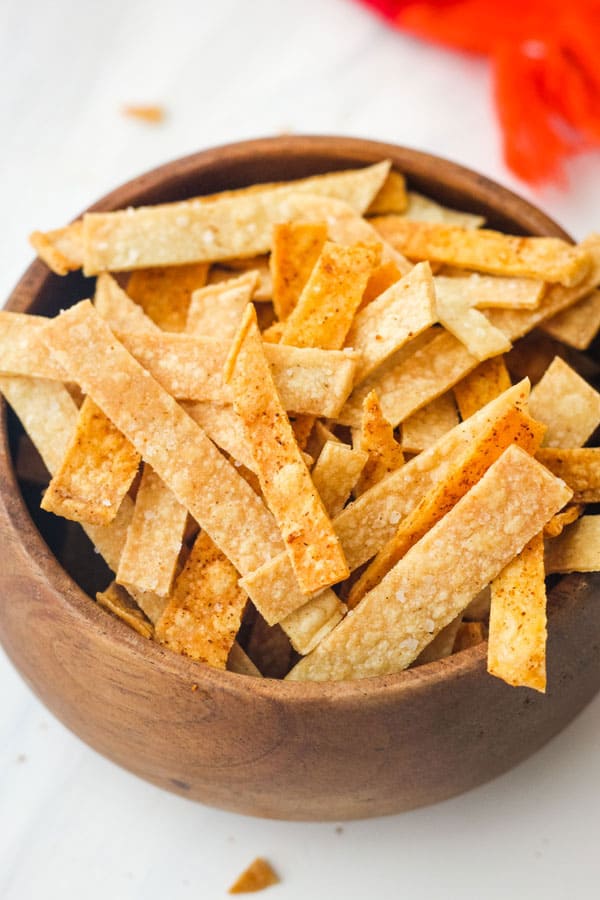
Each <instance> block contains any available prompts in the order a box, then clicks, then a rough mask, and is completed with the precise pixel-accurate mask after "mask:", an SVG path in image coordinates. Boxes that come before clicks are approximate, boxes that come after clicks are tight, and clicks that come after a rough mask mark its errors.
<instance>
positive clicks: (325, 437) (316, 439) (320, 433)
mask: <svg viewBox="0 0 600 900" xmlns="http://www.w3.org/2000/svg"><path fill="white" fill-rule="evenodd" d="M327 441H334V442H336V443H338V444H341V443H342V442H341V441H340V439H339V438H338V437H336V435H335V434H334V433H333V431H331V430H330V429H329V428H328V427H327V425H324V424H323V422H320V421H319V420H317V421H316V422H315V424H314V428H313V430H312V431H311V434H310V438H309V439H308V443H307V445H306V448H305V449H306V452H307V453H309V454H310V455H311V456H312V457H313V459H317V457H318V456H319V453H320V452H321V450H322V449H323V447H324V446H325V444H326V443H327ZM313 475H314V472H313Z"/></svg>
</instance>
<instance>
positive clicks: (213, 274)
mask: <svg viewBox="0 0 600 900" xmlns="http://www.w3.org/2000/svg"><path fill="white" fill-rule="evenodd" d="M244 272H256V274H257V277H258V282H257V285H256V288H255V289H254V294H253V296H252V300H253V302H254V303H261V302H263V301H266V302H269V301H270V300H271V299H272V297H273V281H272V279H271V271H270V269H269V257H268V256H267V255H266V254H265V255H261V256H251V257H249V258H248V259H228V260H227V261H226V263H224V264H223V265H222V266H211V267H210V271H209V273H208V278H207V279H206V284H207V285H209V284H220V283H221V282H222V281H229V280H230V279H231V278H233V277H234V276H235V275H236V274H237V275H238V276H239V275H240V274H243V273H244ZM261 308H262V307H261Z"/></svg>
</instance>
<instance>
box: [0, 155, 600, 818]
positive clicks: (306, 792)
mask: <svg viewBox="0 0 600 900" xmlns="http://www.w3.org/2000/svg"><path fill="white" fill-rule="evenodd" d="M384 158H390V159H391V160H392V161H393V163H394V165H395V166H396V167H397V168H398V169H399V170H400V171H402V172H404V173H405V174H406V175H407V176H408V179H409V182H410V184H411V186H413V187H414V188H416V189H418V190H421V191H422V192H424V193H426V194H429V195H430V196H432V197H434V198H436V199H437V200H439V201H441V202H444V203H447V204H449V205H453V206H456V207H458V208H460V209H465V210H471V211H473V212H481V213H483V214H484V215H485V216H486V217H487V219H488V222H489V223H490V224H491V226H493V227H498V228H502V229H506V230H508V231H510V232H512V233H524V234H537V235H557V236H560V237H566V235H565V234H564V232H563V231H562V230H561V229H560V228H559V227H558V225H556V224H555V223H554V222H552V221H551V220H550V219H548V218H547V217H546V216H545V215H543V214H542V213H541V212H540V211H539V210H537V209H535V208H534V207H532V206H531V205H529V204H528V203H526V202H525V201H524V200H522V199H520V198H519V197H516V196H515V195H514V194H511V193H510V192H509V191H507V190H505V189H504V188H501V187H499V186H498V185H497V184H494V183H493V182H491V181H488V180H487V179H485V178H483V177H482V176H481V175H477V174H476V173H474V172H470V171H468V170H466V169H463V168H461V167H459V166H456V165H454V164H453V163H450V162H446V161H445V160H442V159H439V158H437V157H433V156H428V155H427V154H424V153H419V152H416V151H414V150H406V149H403V148H401V147H395V146H390V145H387V144H378V143H374V142H371V141H363V140H352V139H346V138H327V137H281V138H271V139H266V140H259V141H251V142H246V143H241V144H234V145H231V146H227V147H221V148H217V149H214V150H208V151H206V152H203V153H198V154H195V155H194V156H190V157H187V158H186V159H181V160H178V161H176V162H173V163H170V164H169V165H166V166H163V167H161V168H159V169H156V170H155V171H153V172H150V173H149V174H147V175H143V176H142V177H140V178H137V179H135V180H134V181H131V182H129V183H128V184H126V185H124V186H123V187H121V188H119V189H118V190H116V191H115V192H114V193H112V194H110V195H109V196H107V197H105V198H104V199H103V200H101V201H100V202H99V203H97V204H96V206H95V207H94V209H104V210H107V209H116V208H118V207H126V206H129V205H139V204H144V203H146V204H147V203H157V202H161V201H167V200H178V199H182V198H185V197H188V196H191V195H194V194H202V193H210V192H213V191H219V190H223V189H226V188H233V187H239V186H242V185H246V184H249V183H252V182H257V181H274V180H279V179H288V178H296V177H299V176H303V175H309V174H313V173H317V172H323V171H328V170H333V169H342V168H346V167H351V166H358V165H363V164H366V163H372V162H375V161H378V160H381V159H384ZM91 289H92V284H90V283H87V282H86V281H85V279H83V278H82V277H81V276H80V275H79V274H72V275H69V276H68V277H67V278H59V277H57V276H56V275H53V274H51V273H50V272H49V271H48V270H47V268H46V267H45V266H44V265H43V264H42V263H40V262H35V263H34V264H33V265H32V266H31V267H30V268H29V269H28V271H27V272H26V273H25V275H24V276H23V278H22V279H21V281H20V282H19V284H18V285H17V287H16V289H15V291H14V293H13V294H12V296H11V298H10V300H9V303H8V308H9V309H12V310H16V311H19V312H30V313H41V314H50V315H54V314H55V313H56V312H57V310H58V309H59V308H61V307H66V306H68V305H69V303H71V302H73V301H75V300H76V299H80V298H82V297H84V296H89V294H90V293H91ZM10 422H11V424H10V428H8V427H7V419H6V414H5V411H4V412H3V414H2V422H1V428H2V435H1V442H0V443H1V447H0V454H1V455H0V530H1V535H2V541H1V546H0V562H1V565H0V593H1V597H2V604H1V607H0V637H1V639H2V643H3V644H4V647H5V649H6V651H7V653H8V654H9V656H10V657H11V659H12V660H13V662H14V664H15V666H16V667H17V668H18V669H19V670H20V672H21V673H22V675H23V677H24V678H25V679H26V681H27V682H28V684H29V685H30V686H31V687H32V689H33V690H34V691H35V693H36V694H37V695H38V696H39V697H40V699H41V700H42V701H43V702H44V703H45V704H46V705H47V706H48V708H49V709H50V710H52V712H53V713H54V714H55V715H56V716H58V718H59V719H61V720H62V721H63V722H64V723H65V724H66V725H67V726H68V727H69V728H71V729H72V730H73V731H74V732H75V733H76V734H77V735H79V736H80V737H81V738H82V739H83V740H84V741H86V742H87V743H88V744H89V745H90V746H92V747H94V748H95V749H96V750H98V751H99V752H100V753H102V754H104V755H105V756H107V757H109V758H110V759H112V760H114V761H115V762H116V763H118V764H119V765H121V766H124V767H125V768H127V769H129V770H130V771H132V772H134V773H136V774H137V775H140V776H141V777H142V778H146V779H147V780H148V781H151V782H153V783H154V784H157V785H160V786H161V787H164V788H166V789H167V790H171V791H175V792H177V793H179V794H182V795H183V796H186V797H190V798H193V799H194V800H200V801H202V802H203V803H208V804H211V805H214V806H219V807H223V808H225V809H230V810H236V811H238V812H242V813H247V814H251V815H255V816H269V817H272V818H279V819H316V820H319V819H320V820H323V819H337V820H340V819H351V818H360V817H366V816H375V815H381V814H386V813H396V812H399V811H401V810H407V809H411V808H413V807H417V806H422V805H425V804H428V803H433V802H435V801H438V800H443V799H445V798H447V797H451V796H453V795H454V794H458V793H460V792H462V791H465V790H467V789H468V788H471V787H473V786H475V785H477V784H480V783H482V782H485V781H487V780H488V779H490V778H493V777H494V776H495V775H498V774H499V773H500V772H503V771H505V770H506V769H509V768H510V767H511V766H513V765H515V763H517V762H518V761H519V760H522V759H524V758H525V757H526V756H528V755H529V754H531V753H533V752H534V751H535V750H537V749H538V748H539V747H541V746H542V744H544V743H545V742H546V741H547V740H548V739H549V738H551V737H552V736H553V735H554V734H556V733H557V732H558V731H559V730H560V729H561V728H563V726H564V725H566V724H567V722H569V721H570V720H571V719H572V718H573V716H575V715H576V714H577V712H578V711H579V710H580V709H581V708H582V707H583V706H584V705H585V704H586V703H587V702H588V701H589V700H590V699H591V697H592V696H593V694H594V693H595V692H596V691H597V690H598V687H599V686H600V654H599V653H598V640H599V637H600V603H599V602H598V591H599V588H600V578H599V577H598V576H571V577H568V578H565V579H563V580H562V581H561V582H560V583H559V584H558V586H557V587H555V588H554V589H553V590H552V592H551V595H550V600H549V633H550V639H549V647H548V657H549V690H548V693H547V695H546V696H542V695H540V694H537V693H535V692H533V691H529V690H525V689H516V688H511V687H508V686H507V685H505V684H504V683H502V682H501V681H498V680H497V679H495V678H492V677H491V676H489V675H488V674H487V673H486V645H483V644H482V645H480V646H478V647H476V648H474V649H472V650H468V651H465V652H463V653H460V654H457V655H455V656H452V657H450V658H448V659H445V660H442V661H441V662H436V663H432V664H429V665H425V666H422V667H420V668H417V669H412V670H409V671H406V672H403V673H401V674H398V675H392V676H385V677H381V678H372V679H367V680H363V681H355V682H349V683H337V684H331V683H330V684H299V683H285V682H278V681H272V680H268V679H265V680H260V679H252V678H247V677H244V676H240V675H234V674H231V673H229V672H222V671H217V670H215V669H211V668H209V667H208V666H206V665H203V664H198V663H194V662H192V661H190V660H188V659H186V658H184V657H180V656H177V655H175V654H174V653H171V652H170V651H168V650H165V649H163V648H162V647H161V646H160V645H158V644H154V643H151V642H149V641H146V640H144V639H143V638H141V637H139V636H138V635H137V634H135V633H134V632H132V631H130V630H129V629H128V628H127V626H125V625H123V624H122V623H121V622H120V621H118V620H117V619H115V618H113V617H111V616H110V615H109V614H108V613H106V612H105V611H104V610H103V609H101V608H100V607H98V606H97V605H96V603H94V602H92V600H90V598H89V597H88V596H87V595H86V594H85V593H84V592H83V590H82V589H81V588H80V587H79V586H78V584H77V583H76V582H75V581H74V580H73V578H72V577H71V575H70V574H69V573H68V572H67V571H66V570H65V568H63V566H62V565H61V562H60V561H59V559H58V558H57V557H56V556H55V555H54V553H52V552H51V550H50V549H49V546H48V544H47V543H46V542H45V540H44V538H46V540H47V541H48V542H49V543H50V544H52V541H53V540H54V538H53V536H52V533H51V529H50V527H49V525H48V522H47V521H46V523H45V524H42V525H41V526H40V527H42V528H43V534H40V532H39V531H38V529H37V528H36V526H35V525H34V524H33V521H32V518H31V516H30V514H29V512H28V508H27V506H26V503H25V501H24V491H22V490H21V488H20V486H19V484H18V483H17V479H16V476H15V471H14V466H13V458H12V455H11V452H10V444H9V439H10V440H12V439H13V438H14V434H15V432H16V429H17V426H16V425H15V423H14V422H13V421H12V419H10ZM30 507H31V509H33V504H31V505H30ZM81 546H82V547H83V544H82V545H81ZM81 552H82V553H83V552H84V550H83V549H82V551H81ZM65 564H66V565H69V566H70V571H74V569H73V565H72V563H65ZM79 580H80V582H81V583H84V584H85V576H81V577H80V578H79Z"/></svg>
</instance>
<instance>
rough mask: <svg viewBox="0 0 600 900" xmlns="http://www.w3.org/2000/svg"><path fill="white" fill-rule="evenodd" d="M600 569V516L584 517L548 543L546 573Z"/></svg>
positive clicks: (596, 570) (598, 570)
mask: <svg viewBox="0 0 600 900" xmlns="http://www.w3.org/2000/svg"><path fill="white" fill-rule="evenodd" d="M555 572H560V573H568V572H600V516H583V517H582V518H581V519H578V520H577V521H576V522H574V523H573V525H569V527H568V528H565V530H564V531H563V533H562V534H561V535H560V537H557V538H554V539H553V540H550V541H548V543H547V545H546V574H548V575H551V574H553V573H555Z"/></svg>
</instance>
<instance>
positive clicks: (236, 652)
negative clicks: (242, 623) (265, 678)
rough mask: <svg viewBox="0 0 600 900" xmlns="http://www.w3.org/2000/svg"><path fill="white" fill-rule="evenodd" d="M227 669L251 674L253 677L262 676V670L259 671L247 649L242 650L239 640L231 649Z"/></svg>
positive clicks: (240, 673) (239, 673)
mask: <svg viewBox="0 0 600 900" xmlns="http://www.w3.org/2000/svg"><path fill="white" fill-rule="evenodd" d="M227 671H228V672H235V673H236V675H250V676H251V677H252V678H262V672H259V670H258V669H257V668H256V666H255V665H254V663H253V662H252V660H251V659H250V657H249V656H248V654H247V653H246V651H245V650H242V648H241V647H240V645H239V644H238V642H237V641H234V642H233V646H232V647H231V650H230V651H229V656H228V657H227Z"/></svg>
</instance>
